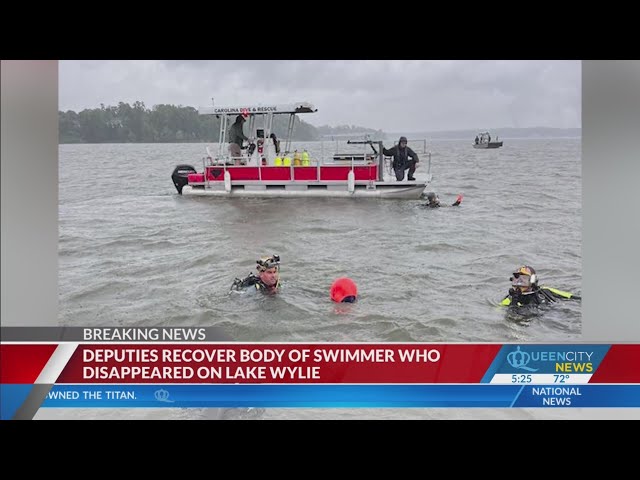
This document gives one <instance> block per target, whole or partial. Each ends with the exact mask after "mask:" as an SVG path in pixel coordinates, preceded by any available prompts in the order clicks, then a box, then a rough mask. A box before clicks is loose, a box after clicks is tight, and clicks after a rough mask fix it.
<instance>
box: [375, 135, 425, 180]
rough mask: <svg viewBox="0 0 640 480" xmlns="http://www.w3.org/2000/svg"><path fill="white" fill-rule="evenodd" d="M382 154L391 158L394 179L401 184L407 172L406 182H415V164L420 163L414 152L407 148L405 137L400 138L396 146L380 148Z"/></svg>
mask: <svg viewBox="0 0 640 480" xmlns="http://www.w3.org/2000/svg"><path fill="white" fill-rule="evenodd" d="M382 153H383V154H385V155H386V156H388V157H393V164H392V166H393V171H394V172H395V174H396V179H397V180H398V181H399V182H401V181H402V180H404V171H405V170H407V169H408V170H409V175H408V176H407V180H410V181H411V180H415V178H414V177H413V174H414V173H415V172H416V163H418V162H419V161H420V159H419V158H418V155H416V152H414V151H413V150H412V149H411V148H409V147H408V146H407V137H400V140H399V141H398V144H397V145H394V146H393V147H391V148H389V149H386V148H384V145H383V146H382Z"/></svg>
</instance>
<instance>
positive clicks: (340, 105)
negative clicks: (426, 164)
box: [59, 60, 582, 132]
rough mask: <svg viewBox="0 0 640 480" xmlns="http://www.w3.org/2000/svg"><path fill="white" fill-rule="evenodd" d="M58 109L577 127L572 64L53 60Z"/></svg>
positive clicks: (388, 124) (383, 123) (375, 124)
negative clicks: (298, 110)
mask: <svg viewBox="0 0 640 480" xmlns="http://www.w3.org/2000/svg"><path fill="white" fill-rule="evenodd" d="M59 72H60V83H59V92H60V95H59V108H60V110H63V111H66V110H74V111H76V112H79V111H81V110H83V109H85V108H98V107H99V106H100V104H101V103H103V104H105V105H117V104H118V103H119V102H121V101H122V102H125V103H129V104H132V103H133V102H135V101H136V100H140V101H143V102H144V103H145V105H146V107H147V108H151V107H152V106H153V105H157V104H161V103H164V104H172V105H183V106H192V107H196V108H197V107H200V106H210V105H211V98H212V97H213V98H214V99H215V104H216V105H219V106H225V105H230V106H232V105H238V104H249V105H253V104H259V103H262V104H263V105H264V104H272V103H276V104H282V103H291V102H295V101H307V102H311V103H313V104H314V105H315V106H316V107H317V108H318V112H317V113H314V114H308V115H304V116H302V119H303V120H305V121H306V122H308V123H310V124H312V125H315V126H320V125H331V126H337V125H345V124H348V125H358V126H362V127H368V128H374V129H382V130H384V131H386V132H402V131H406V132H411V131H421V130H422V131H438V130H460V129H474V130H475V129H491V128H502V127H537V126H543V127H560V128H573V127H580V126H581V124H582V122H581V95H582V84H581V73H582V68H581V62H580V61H579V60H171V61H168V60H85V61H76V60H74V61H60V68H59Z"/></svg>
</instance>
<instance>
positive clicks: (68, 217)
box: [36, 138, 582, 418]
mask: <svg viewBox="0 0 640 480" xmlns="http://www.w3.org/2000/svg"><path fill="white" fill-rule="evenodd" d="M503 140H504V142H505V144H504V147H503V148H500V149H496V150H475V149H473V148H472V147H471V145H470V142H468V141H464V140H446V141H433V142H430V143H429V144H428V148H429V150H430V151H431V152H432V167H431V173H432V174H433V181H432V183H431V185H430V186H429V187H428V188H427V190H426V191H435V192H437V193H438V194H439V196H440V198H441V200H442V201H443V203H452V202H453V201H454V200H455V198H456V196H457V194H459V193H462V194H464V200H463V202H462V205H461V206H460V207H456V208H440V209H429V208H425V207H424V206H423V204H424V203H425V200H384V199H359V200H353V199H318V198H315V199H241V198H232V199H224V198H194V197H182V196H180V195H178V194H177V192H176V190H175V188H174V186H173V184H172V181H171V178H170V176H171V173H172V171H173V169H174V167H175V166H176V165H177V164H180V163H188V164H192V165H194V166H195V167H196V168H197V169H198V170H201V168H202V157H203V156H204V155H205V145H204V144H122V145H112V144H109V145H60V149H59V185H60V191H59V234H60V243H59V322H60V324H61V325H65V326H213V325H216V326H219V327H222V328H223V329H224V330H225V331H226V332H227V333H228V334H229V335H230V336H231V337H233V338H234V339H235V340H237V341H241V342H254V341H255V342H258V341H259V342H289V341H291V342H547V341H548V342H555V341H559V342H569V343H570V342H572V341H579V340H580V334H581V305H580V302H579V301H567V302H558V303H556V304H554V305H552V306H550V307H548V308H541V309H539V310H538V311H536V312H529V313H527V314H522V315H521V314H514V313H511V312H509V311H507V310H506V309H505V308H503V307H500V306H499V305H498V304H499V302H500V300H502V298H503V297H504V296H505V294H506V293H507V290H508V289H509V286H510V285H509V284H510V282H509V277H510V274H511V272H512V271H513V270H514V269H515V268H516V267H518V266H520V265H522V264H527V265H531V266H533V267H534V268H535V269H536V271H537V273H538V277H539V279H540V283H541V284H546V285H550V286H553V287H556V288H560V289H563V290H568V291H570V292H573V293H575V294H580V293H581V281H582V257H581V247H582V179H581V140H580V139H579V138H569V139H503ZM389 146H391V144H389V145H387V147H389ZM321 147H322V148H321ZM214 148H215V147H214V146H212V150H213V149H214ZM297 148H300V149H302V148H307V149H308V150H309V151H310V152H311V154H312V157H314V156H315V155H317V154H319V153H320V151H321V149H325V148H326V149H330V148H332V145H329V144H326V143H325V144H324V145H321V144H319V143H303V144H299V145H297ZM425 172H426V165H425V162H424V161H423V162H421V164H420V167H419V168H418V170H417V171H416V176H417V177H418V179H420V178H421V177H422V178H424V176H425ZM270 254H279V255H280V257H281V262H282V264H281V279H282V282H283V288H282V291H281V293H280V294H279V295H277V296H273V297H262V296H256V295H250V294H246V295H238V294H231V295H230V294H229V287H230V285H231V283H232V282H233V279H234V278H235V277H242V276H246V275H247V274H249V273H250V272H252V271H254V266H255V261H256V259H258V258H259V257H261V256H264V255H270ZM341 276H348V277H350V278H352V279H353V280H354V281H355V282H356V284H357V285H358V289H359V293H360V295H359V300H358V302H357V303H355V304H352V305H351V304H350V305H345V304H340V305H336V304H334V303H333V302H331V300H330V298H329V288H330V285H331V283H332V281H333V280H334V279H336V278H338V277H341ZM131 411H132V413H131V415H132V416H134V417H135V418H139V417H144V418H149V417H150V418H200V417H201V416H202V415H207V413H206V412H205V413H203V412H202V411H197V410H182V409H175V410H172V409H159V410H157V411H156V410H138V411H135V410H134V409H131ZM41 412H43V413H42V415H45V412H44V411H42V410H41ZM83 412H84V413H83V414H82V415H85V416H87V417H93V416H95V415H96V414H97V412H96V410H91V409H88V410H84V411H83ZM126 412H129V410H127V411H122V410H118V411H115V412H113V413H112V414H111V415H113V417H114V418H116V417H117V418H122V417H123V415H125V416H126V415H127V413H126ZM323 412H324V413H321V411H319V410H313V409H267V410H264V409H258V410H242V409H230V410H228V411H223V412H218V413H217V415H218V416H222V417H223V418H315V417H317V416H319V415H320V416H322V418H325V417H326V416H330V417H331V418H362V416H363V415H364V416H369V417H370V418H409V417H411V418H443V417H445V416H447V415H450V414H451V411H447V410H446V409H445V410H443V409H440V410H438V409H418V410H415V409H414V410H412V409H409V410H399V409H380V410H378V409H374V410H371V409H363V410H358V409H333V410H329V411H327V410H325V411H323ZM459 412H461V413H460V416H461V417H464V416H465V415H467V413H466V412H465V411H464V410H459ZM67 414H68V413H65V412H63V411H57V413H56V415H58V416H64V415H67ZM103 414H104V412H103ZM494 414H495V416H496V417H498V416H499V415H502V414H501V413H499V412H498V411H495V410H493V411H491V410H488V411H487V416H488V417H492V416H494ZM39 415H41V414H39ZM513 415H515V416H517V415H521V416H525V417H526V416H527V415H529V414H527V413H521V412H520V413H516V412H514V413H513ZM106 416H107V417H109V414H107V415H106ZM36 418H38V417H36Z"/></svg>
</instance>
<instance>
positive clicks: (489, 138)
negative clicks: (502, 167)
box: [487, 135, 491, 143]
mask: <svg viewBox="0 0 640 480" xmlns="http://www.w3.org/2000/svg"><path fill="white" fill-rule="evenodd" d="M487 143H491V135H487Z"/></svg>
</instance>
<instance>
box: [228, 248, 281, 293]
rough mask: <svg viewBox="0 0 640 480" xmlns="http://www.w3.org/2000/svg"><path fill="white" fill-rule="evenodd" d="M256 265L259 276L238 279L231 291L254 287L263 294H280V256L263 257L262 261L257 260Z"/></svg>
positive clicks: (251, 275)
mask: <svg viewBox="0 0 640 480" xmlns="http://www.w3.org/2000/svg"><path fill="white" fill-rule="evenodd" d="M256 263H257V264H258V265H257V266H256V270H257V271H258V275H254V274H253V273H250V274H249V276H247V277H245V278H243V279H239V278H236V279H235V280H234V281H233V285H231V291H233V290H236V291H237V290H245V289H246V288H248V287H252V286H253V287H255V289H256V290H258V291H260V292H262V293H271V294H272V293H277V292H278V288H279V287H280V256H278V255H272V256H271V257H262V258H261V259H260V260H256Z"/></svg>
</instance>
